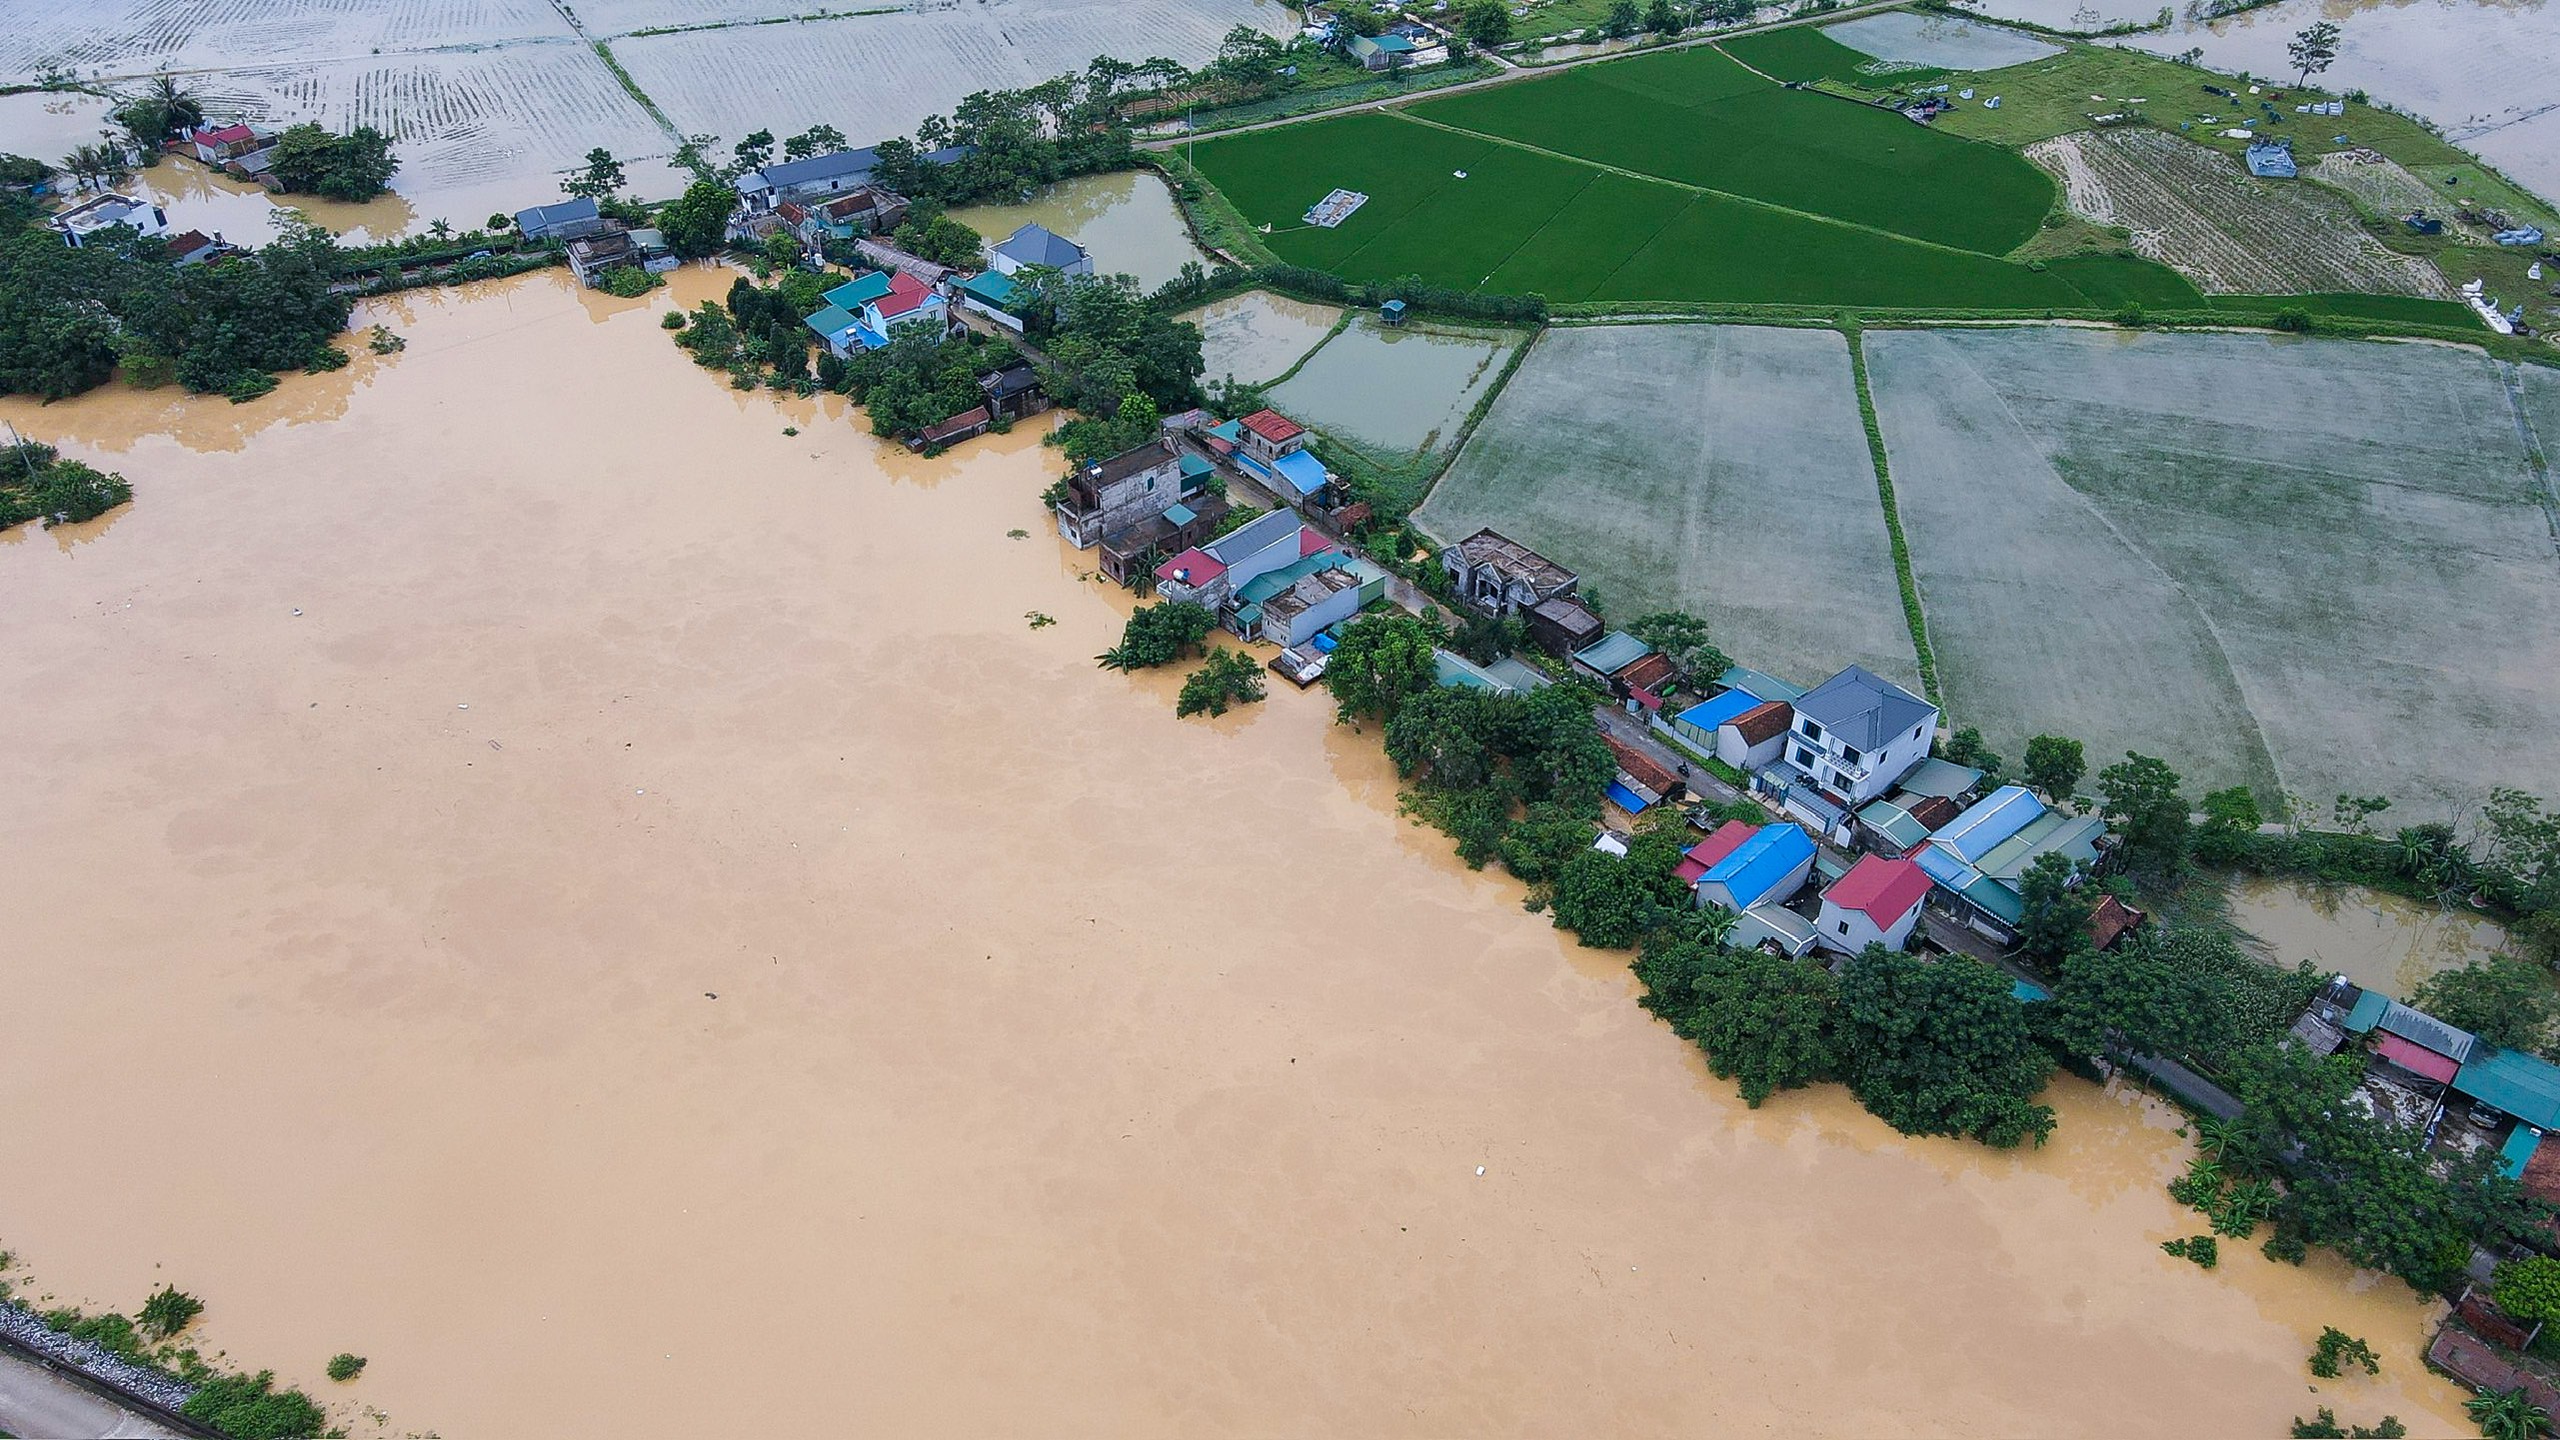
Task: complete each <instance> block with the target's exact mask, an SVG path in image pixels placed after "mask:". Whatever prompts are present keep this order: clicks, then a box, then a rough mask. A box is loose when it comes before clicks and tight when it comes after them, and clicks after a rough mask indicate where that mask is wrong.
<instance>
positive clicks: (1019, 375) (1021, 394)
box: [978, 364, 1191, 474]
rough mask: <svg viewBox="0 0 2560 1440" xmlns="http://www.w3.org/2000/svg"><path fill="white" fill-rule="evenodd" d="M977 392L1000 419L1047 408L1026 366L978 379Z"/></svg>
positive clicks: (1033, 374)
mask: <svg viewBox="0 0 2560 1440" xmlns="http://www.w3.org/2000/svg"><path fill="white" fill-rule="evenodd" d="M978 393H979V394H981V395H984V396H986V397H987V412H988V413H989V414H991V415H994V416H995V417H997V418H998V419H1002V420H1023V419H1028V418H1029V417H1031V416H1034V415H1037V414H1039V413H1040V412H1041V411H1043V410H1046V409H1048V408H1049V393H1048V392H1047V391H1045V390H1043V389H1041V388H1040V376H1039V374H1038V372H1036V371H1034V370H1033V369H1032V368H1031V367H1030V366H1029V365H1022V364H1015V365H1007V366H1006V367H1004V368H1003V369H1001V370H998V371H995V372H993V373H991V374H986V375H981V376H979V377H978ZM1183 458H1184V459H1186V460H1187V459H1189V458H1191V457H1189V456H1187V455H1186V456H1184V457H1183ZM1185 473H1186V474H1187V473H1188V471H1187V470H1186V472H1185Z"/></svg>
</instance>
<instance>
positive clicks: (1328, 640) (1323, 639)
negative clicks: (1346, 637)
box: [1315, 630, 1342, 655]
mask: <svg viewBox="0 0 2560 1440" xmlns="http://www.w3.org/2000/svg"><path fill="white" fill-rule="evenodd" d="M1315 647H1316V648H1317V649H1319V650H1321V651H1323V652H1324V653H1326V654H1327V655H1330V654H1332V653H1333V652H1334V651H1336V650H1339V649H1341V648H1342V642H1341V641H1339V640H1336V639H1334V638H1333V632H1332V631H1330V630H1327V631H1324V632H1322V633H1320V634H1318V635H1317V636H1316V638H1315Z"/></svg>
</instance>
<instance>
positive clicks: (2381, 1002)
mask: <svg viewBox="0 0 2560 1440" xmlns="http://www.w3.org/2000/svg"><path fill="white" fill-rule="evenodd" d="M2390 1008H2391V997H2390V996H2388V995H2385V994H2383V993H2382V992H2381V991H2379V990H2367V991H2364V992H2363V993H2361V994H2359V995H2357V996H2356V1006H2355V1008H2354V1009H2352V1010H2350V1011H2348V1012H2347V1023H2346V1032H2347V1033H2348V1034H2350V1035H2362V1034H2363V1033H2365V1032H2366V1031H2368V1030H2371V1029H2372V1028H2373V1027H2374V1026H2376V1025H2379V1024H2381V1023H2382V1012H2383V1011H2385V1010H2388V1009H2390Z"/></svg>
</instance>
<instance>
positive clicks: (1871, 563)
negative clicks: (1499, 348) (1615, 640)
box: [1418, 325, 1918, 686]
mask: <svg viewBox="0 0 2560 1440" xmlns="http://www.w3.org/2000/svg"><path fill="white" fill-rule="evenodd" d="M1418 518H1419V519H1420V520H1421V522H1422V524H1423V526H1424V528H1426V529H1427V530H1429V531H1430V532H1431V533H1432V534H1433V535H1435V536H1438V537H1440V538H1441V539H1443V540H1455V539H1458V538H1460V537H1463V536H1465V535H1468V534H1471V533H1473V532H1474V531H1475V530H1476V529H1477V527H1479V526H1485V525H1490V526H1492V527H1494V528H1495V529H1497V530H1500V531H1502V532H1503V533H1504V534H1507V535H1509V536H1511V537H1512V538H1513V539H1516V540H1519V541H1521V542H1522V543H1524V544H1527V545H1531V546H1534V547H1536V548H1537V549H1539V550H1541V551H1543V552H1544V553H1546V554H1547V555H1549V556H1551V557H1553V558H1554V559H1556V560H1558V561H1560V562H1562V563H1564V564H1566V565H1569V566H1572V567H1573V568H1574V569H1576V570H1577V571H1579V572H1580V573H1581V575H1582V577H1583V583H1584V585H1585V586H1586V587H1587V588H1590V589H1595V590H1597V591H1598V592H1599V594H1600V597H1601V599H1602V600H1603V601H1604V602H1605V603H1606V604H1607V606H1608V609H1609V613H1610V614H1611V615H1612V616H1614V617H1616V618H1618V619H1620V620H1625V619H1630V618H1633V617H1635V616H1637V615H1641V614H1644V613H1645V612H1647V611H1651V610H1665V609H1683V610H1688V611H1691V612H1693V613H1695V614H1698V615H1700V616H1703V617H1705V618H1706V619H1707V620H1708V621H1709V623H1710V624H1711V625H1712V626H1713V629H1714V632H1715V635H1716V637H1717V640H1718V642H1719V643H1720V644H1721V645H1723V647H1724V648H1725V649H1727V650H1729V651H1731V652H1732V653H1733V654H1734V655H1735V657H1736V658H1738V659H1741V660H1743V661H1744V662H1745V663H1747V664H1751V665H1755V666H1758V667H1760V668H1762V669H1765V670H1769V671H1771V672H1773V673H1775V674H1779V675H1782V676H1785V677H1787V678H1789V679H1792V680H1795V681H1797V682H1799V683H1802V684H1812V683H1814V682H1816V681H1818V680H1820V679H1822V678H1823V677H1825V676H1827V675H1829V674H1831V673H1832V672H1833V671H1835V670H1838V669H1839V668H1840V667H1841V666H1843V665H1847V664H1850V663H1852V662H1855V663H1858V664H1862V665H1865V666H1868V667H1869V668H1871V669H1873V670H1875V671H1877V672H1878V673H1880V674H1884V675H1890V676H1893V677H1895V678H1896V679H1899V680H1902V681H1903V682H1905V683H1908V684H1912V685H1915V686H1916V685H1917V684H1918V663H1917V661H1916V660H1915V659H1914V657H1913V654H1912V649H1911V638H1910V632H1909V631H1908V629H1907V628H1906V627H1905V625H1904V623H1903V617H1902V602H1901V599H1900V596H1899V592H1898V590H1897V587H1896V586H1895V583H1894V578H1893V560H1892V552H1891V548H1890V542H1889V541H1888V539H1887V536H1886V533H1885V525H1884V512H1883V509H1882V507H1881V506H1880V505H1879V503H1878V500H1877V495H1876V483H1875V471H1874V468H1873V464H1872V462H1871V460H1870V459H1869V456H1868V452H1867V442H1866V437H1865V432H1864V430H1863V428H1862V426H1861V424H1860V421H1859V418H1858V403H1857V392H1856V390H1855V388H1854V385H1853V382H1852V380H1851V377H1850V370H1849V354H1848V347H1847V344H1846V342H1845V341H1843V340H1842V338H1841V337H1840V336H1839V335H1838V334H1837V333H1835V332H1833V331H1829V330H1793V329H1778V328H1769V327H1753V326H1719V325H1625V326H1587V327H1586V326H1560V327H1557V328H1554V329H1551V330H1549V331H1547V332H1546V333H1545V335H1543V336H1542V337H1541V338H1540V339H1539V340H1538V342H1537V347H1536V348H1535V349H1534V350H1532V351H1531V352H1530V353H1529V356H1528V359H1527V360H1526V361H1524V362H1523V363H1522V364H1521V366H1520V370H1519V372H1518V373H1517V374H1516V375H1514V376H1513V377H1512V380H1511V383H1510V385H1509V386H1508V387H1506V388H1505V389H1504V390H1503V392H1502V396H1501V398H1500V399H1498V400H1497V401H1496V402H1495V403H1494V407H1493V410H1492V413H1491V414H1489V415H1488V416H1486V418H1485V421H1484V423H1483V424H1482V425H1480V426H1478V427H1477V429H1476V432H1475V434H1474V436H1473V437H1472V438H1471V439H1470V440H1469V441H1468V442H1467V446H1466V449H1465V450H1464V451H1463V452H1461V453H1460V454H1459V456H1458V460H1457V463H1456V464H1455V465H1454V466H1453V467H1452V468H1451V470H1450V473H1449V475H1448V476H1447V478H1445V479H1443V480H1442V481H1441V482H1440V485H1439V487H1438V488H1437V489H1435V490H1434V491H1433V492H1432V494H1431V498H1430V501H1429V503H1428V504H1426V505H1425V506H1424V507H1423V508H1422V510H1421V512H1420V514H1419V517H1418Z"/></svg>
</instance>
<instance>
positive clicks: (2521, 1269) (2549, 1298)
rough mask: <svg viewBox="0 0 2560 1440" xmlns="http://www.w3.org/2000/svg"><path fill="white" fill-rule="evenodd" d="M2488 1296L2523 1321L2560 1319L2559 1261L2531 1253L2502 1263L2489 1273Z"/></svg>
mask: <svg viewBox="0 0 2560 1440" xmlns="http://www.w3.org/2000/svg"><path fill="white" fill-rule="evenodd" d="M2489 1298H2491V1299H2493V1300H2495V1301H2497V1302H2498V1308H2499V1309H2501V1310H2504V1311H2506V1312H2507V1313H2508V1314H2509V1315H2511V1316H2514V1317H2515V1319H2516V1320H2517V1321H2518V1322H2520V1323H2522V1324H2526V1325H2547V1324H2549V1323H2551V1322H2552V1321H2554V1320H2560V1260H2554V1259H2552V1258H2551V1257H2550V1256H2548V1255H2528V1256H2525V1257H2524V1258H2523V1259H2520V1260H2505V1261H2501V1262H2499V1265H2498V1268H2497V1269H2496V1270H2494V1271H2492V1272H2490V1277H2489Z"/></svg>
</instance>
